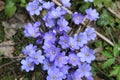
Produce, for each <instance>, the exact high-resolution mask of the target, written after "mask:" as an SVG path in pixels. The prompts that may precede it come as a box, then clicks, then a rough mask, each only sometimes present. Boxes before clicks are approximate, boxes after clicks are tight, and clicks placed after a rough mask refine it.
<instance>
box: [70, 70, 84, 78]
mask: <svg viewBox="0 0 120 80" xmlns="http://www.w3.org/2000/svg"><path fill="white" fill-rule="evenodd" d="M71 75H72V80H82V77H81V75H80V73H79V72H78V71H76V72H75V73H73V74H71Z"/></svg>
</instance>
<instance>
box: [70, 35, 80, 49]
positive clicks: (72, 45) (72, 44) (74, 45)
mask: <svg viewBox="0 0 120 80" xmlns="http://www.w3.org/2000/svg"><path fill="white" fill-rule="evenodd" d="M69 47H70V49H71V50H75V49H79V46H78V45H77V40H76V39H75V38H73V37H69Z"/></svg>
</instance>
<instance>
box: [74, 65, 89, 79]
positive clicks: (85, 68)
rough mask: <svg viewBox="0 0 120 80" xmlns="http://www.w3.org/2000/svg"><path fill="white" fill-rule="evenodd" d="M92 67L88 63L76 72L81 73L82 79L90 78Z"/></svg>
mask: <svg viewBox="0 0 120 80" xmlns="http://www.w3.org/2000/svg"><path fill="white" fill-rule="evenodd" d="M90 71H91V66H90V65H89V64H87V63H83V64H82V65H80V66H79V68H78V69H77V70H76V72H77V73H79V76H81V77H84V76H85V77H89V76H90V75H91V72H90Z"/></svg>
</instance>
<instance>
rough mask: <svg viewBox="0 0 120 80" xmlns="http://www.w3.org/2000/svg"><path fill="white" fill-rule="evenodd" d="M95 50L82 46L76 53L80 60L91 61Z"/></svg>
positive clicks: (93, 58)
mask: <svg viewBox="0 0 120 80" xmlns="http://www.w3.org/2000/svg"><path fill="white" fill-rule="evenodd" d="M94 54H95V52H94V51H93V50H92V49H89V48H88V47H87V46H84V47H83V48H82V49H81V52H79V53H78V54H77V56H79V57H80V60H81V62H85V61H86V62H87V63H91V61H93V60H95V56H94Z"/></svg>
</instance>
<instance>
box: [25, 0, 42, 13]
mask: <svg viewBox="0 0 120 80" xmlns="http://www.w3.org/2000/svg"><path fill="white" fill-rule="evenodd" d="M26 9H27V11H29V12H30V15H35V14H36V15H39V14H40V11H41V10H42V7H41V6H39V2H38V1H37V0H34V1H33V2H29V3H28V6H27V8H26Z"/></svg>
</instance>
